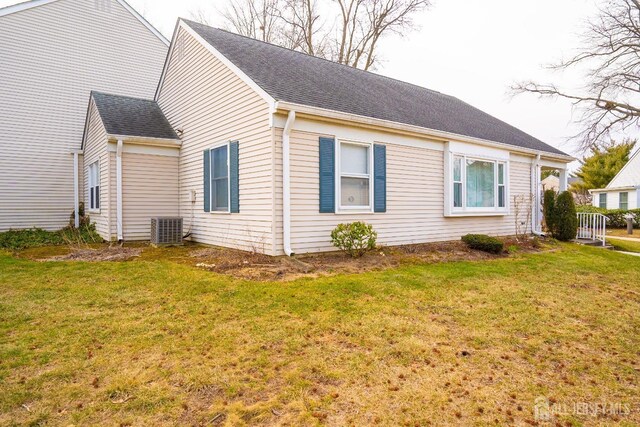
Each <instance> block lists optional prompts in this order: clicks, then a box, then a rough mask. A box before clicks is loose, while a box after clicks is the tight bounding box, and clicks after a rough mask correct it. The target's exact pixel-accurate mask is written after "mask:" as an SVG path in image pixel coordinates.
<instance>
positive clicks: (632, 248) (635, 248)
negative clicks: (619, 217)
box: [607, 237, 640, 253]
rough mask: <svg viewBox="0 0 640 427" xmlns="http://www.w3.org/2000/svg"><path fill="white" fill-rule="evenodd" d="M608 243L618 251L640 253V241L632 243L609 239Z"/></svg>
mask: <svg viewBox="0 0 640 427" xmlns="http://www.w3.org/2000/svg"><path fill="white" fill-rule="evenodd" d="M607 243H609V244H610V245H613V247H614V248H615V249H616V250H618V251H625V252H636V253H640V240H638V241H637V242H632V241H629V240H619V239H613V238H610V237H608V238H607Z"/></svg>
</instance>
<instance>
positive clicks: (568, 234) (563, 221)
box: [553, 191, 578, 242]
mask: <svg viewBox="0 0 640 427" xmlns="http://www.w3.org/2000/svg"><path fill="white" fill-rule="evenodd" d="M554 211H555V215H554V216H555V219H554V221H556V222H555V224H554V230H553V237H555V238H556V239H558V240H560V241H562V242H568V241H569V240H573V239H575V238H576V234H577V233H578V216H577V213H576V205H575V203H574V201H573V195H572V194H571V193H570V192H568V191H564V192H562V193H560V195H559V196H558V198H557V200H556V203H555V208H554Z"/></svg>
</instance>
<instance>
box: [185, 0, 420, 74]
mask: <svg viewBox="0 0 640 427" xmlns="http://www.w3.org/2000/svg"><path fill="white" fill-rule="evenodd" d="M228 1H229V4H228V7H227V9H226V10H224V11H223V12H222V15H223V17H224V18H225V21H226V23H227V26H228V27H229V29H231V30H232V31H235V32H237V33H239V34H242V35H245V36H249V37H253V38H256V39H259V40H264V41H267V42H270V43H275V44H278V45H281V46H284V47H288V48H291V49H296V50H299V51H302V52H304V53H307V54H309V55H314V56H320V57H323V58H327V59H331V60H334V61H336V62H339V63H342V64H346V65H350V66H352V67H356V68H362V69H365V70H369V69H372V68H375V66H376V64H377V63H378V61H379V58H378V55H377V52H378V46H379V43H380V41H381V40H382V39H383V38H384V37H385V36H386V35H388V34H395V35H400V36H402V35H404V34H406V33H407V32H409V31H411V30H414V29H415V28H416V25H415V22H414V19H413V18H414V17H415V15H416V14H417V13H418V12H421V11H423V10H425V9H426V8H427V7H428V6H429V5H430V4H431V0H228ZM192 15H193V16H194V19H198V15H197V14H192Z"/></svg>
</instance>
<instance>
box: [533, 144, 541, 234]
mask: <svg viewBox="0 0 640 427" xmlns="http://www.w3.org/2000/svg"><path fill="white" fill-rule="evenodd" d="M539 168H540V154H538V155H537V156H536V158H535V160H534V161H533V163H532V164H531V194H532V195H533V200H532V203H531V233H533V234H535V235H536V236H544V233H543V232H542V230H539V229H538V226H539V225H540V221H538V216H539V215H540V205H541V204H540V176H539V175H538V169H539Z"/></svg>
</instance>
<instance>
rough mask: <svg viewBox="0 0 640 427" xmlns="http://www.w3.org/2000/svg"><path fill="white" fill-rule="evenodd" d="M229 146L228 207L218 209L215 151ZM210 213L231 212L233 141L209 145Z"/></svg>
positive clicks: (227, 213)
mask: <svg viewBox="0 0 640 427" xmlns="http://www.w3.org/2000/svg"><path fill="white" fill-rule="evenodd" d="M224 146H226V147H227V209H226V210H218V209H214V207H213V191H214V186H213V152H214V151H215V150H217V149H219V148H222V147H224ZM208 213H210V214H217V215H229V214H231V141H226V142H220V143H217V144H214V145H212V146H211V147H209V212H208Z"/></svg>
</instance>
